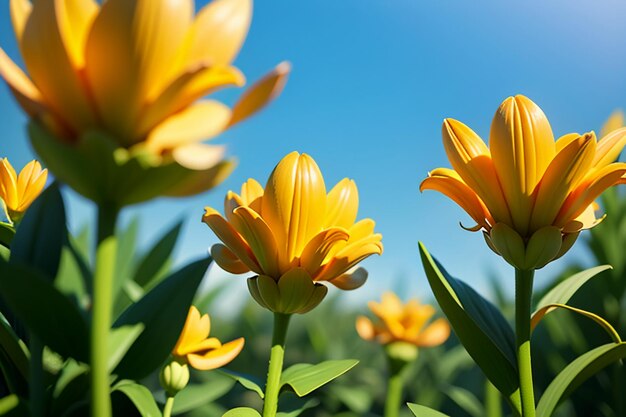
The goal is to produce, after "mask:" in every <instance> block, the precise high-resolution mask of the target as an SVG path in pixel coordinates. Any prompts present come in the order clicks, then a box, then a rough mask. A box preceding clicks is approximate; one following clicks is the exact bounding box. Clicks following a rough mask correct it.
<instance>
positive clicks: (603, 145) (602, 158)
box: [593, 127, 626, 168]
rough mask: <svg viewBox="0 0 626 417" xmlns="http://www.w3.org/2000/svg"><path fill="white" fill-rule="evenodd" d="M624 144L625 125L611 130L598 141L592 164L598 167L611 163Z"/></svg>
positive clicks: (625, 137)
mask: <svg viewBox="0 0 626 417" xmlns="http://www.w3.org/2000/svg"><path fill="white" fill-rule="evenodd" d="M624 145H626V127H625V128H621V129H616V130H613V131H611V133H609V134H607V135H606V136H604V137H603V138H602V139H600V140H599V141H598V146H597V148H596V156H595V158H594V160H593V166H594V167H597V168H600V167H603V166H605V165H608V164H610V163H613V162H615V161H616V160H617V158H618V157H619V154H620V153H621V152H622V149H624Z"/></svg>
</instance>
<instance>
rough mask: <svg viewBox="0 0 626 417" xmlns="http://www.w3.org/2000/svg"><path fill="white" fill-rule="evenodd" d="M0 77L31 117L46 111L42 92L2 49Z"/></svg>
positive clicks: (0, 51) (0, 53)
mask: <svg viewBox="0 0 626 417" xmlns="http://www.w3.org/2000/svg"><path fill="white" fill-rule="evenodd" d="M0 76H1V77H2V78H3V79H4V81H6V83H7V84H8V86H9V88H10V89H11V93H13V96H14V97H15V99H16V100H17V102H18V103H19V105H20V106H21V107H22V109H24V111H25V112H26V113H27V114H28V115H29V116H31V117H35V116H37V115H38V114H39V113H41V112H42V111H44V110H45V108H46V105H45V103H44V99H43V97H42V96H41V92H40V91H39V90H38V89H37V87H35V84H33V83H32V81H31V80H30V78H28V77H27V76H26V74H24V72H23V71H22V70H21V69H20V67H18V66H17V65H16V64H15V63H14V62H13V61H12V60H11V58H9V57H8V56H7V54H6V53H5V52H4V50H2V48H0Z"/></svg>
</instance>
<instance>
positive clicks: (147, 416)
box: [112, 381, 161, 417]
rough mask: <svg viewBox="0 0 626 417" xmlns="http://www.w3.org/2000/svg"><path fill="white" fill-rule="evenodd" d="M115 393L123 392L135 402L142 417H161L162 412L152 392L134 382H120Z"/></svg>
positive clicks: (114, 390)
mask: <svg viewBox="0 0 626 417" xmlns="http://www.w3.org/2000/svg"><path fill="white" fill-rule="evenodd" d="M112 391H113V392H116V391H117V392H121V393H123V394H124V395H125V396H126V397H128V399H129V400H131V401H132V402H133V404H134V405H135V407H136V408H137V411H139V414H141V416H142V417H161V410H159V407H158V406H157V404H156V402H155V401H154V397H153V396H152V393H151V392H150V390H149V389H148V388H146V387H144V386H143V385H140V384H137V383H136V382H132V381H120V382H118V383H117V384H116V385H115V386H114V387H113V390H112Z"/></svg>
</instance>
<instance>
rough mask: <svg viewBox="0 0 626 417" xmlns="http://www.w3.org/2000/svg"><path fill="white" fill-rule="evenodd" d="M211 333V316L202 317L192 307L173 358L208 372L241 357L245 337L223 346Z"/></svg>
mask: <svg viewBox="0 0 626 417" xmlns="http://www.w3.org/2000/svg"><path fill="white" fill-rule="evenodd" d="M210 331H211V319H210V318H209V315H208V314H205V315H203V316H200V312H199V311H198V309H197V308H196V307H195V306H191V307H190V308H189V314H188V315H187V320H186V321H185V326H184V327H183V330H182V332H181V334H180V337H179V338H178V342H176V345H175V346H174V349H173V350H172V356H174V358H176V359H177V360H178V361H180V362H183V363H187V364H189V365H190V366H191V367H193V368H195V369H198V370H204V371H206V370H210V369H215V368H219V367H222V366H224V365H226V364H227V363H229V362H230V361H232V360H233V359H235V358H236V357H237V355H239V353H240V352H241V350H242V349H243V345H244V339H243V337H240V338H239V339H235V340H233V341H231V342H228V343H224V344H222V342H220V341H219V340H218V339H217V338H215V337H209V333H210Z"/></svg>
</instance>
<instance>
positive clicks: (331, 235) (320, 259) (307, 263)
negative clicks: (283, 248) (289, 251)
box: [300, 227, 350, 278]
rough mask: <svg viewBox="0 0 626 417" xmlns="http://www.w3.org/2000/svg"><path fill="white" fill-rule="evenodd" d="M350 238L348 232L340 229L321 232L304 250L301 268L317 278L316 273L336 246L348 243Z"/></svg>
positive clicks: (335, 228)
mask: <svg viewBox="0 0 626 417" xmlns="http://www.w3.org/2000/svg"><path fill="white" fill-rule="evenodd" d="M349 238H350V235H349V234H348V232H347V231H346V230H345V229H342V228H338V227H333V228H331V229H326V230H323V231H321V232H319V233H318V234H317V235H315V237H313V239H311V240H310V241H309V243H307V245H306V246H305V247H304V249H303V250H302V255H301V256H300V266H301V267H302V268H304V269H305V270H307V271H308V273H309V274H311V276H313V277H314V278H315V277H316V273H317V272H318V270H319V269H320V267H321V266H322V264H323V263H324V261H325V260H326V259H327V258H328V256H329V254H330V253H331V251H332V250H333V248H334V247H335V245H336V244H337V243H338V242H347V241H348V239H349Z"/></svg>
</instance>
